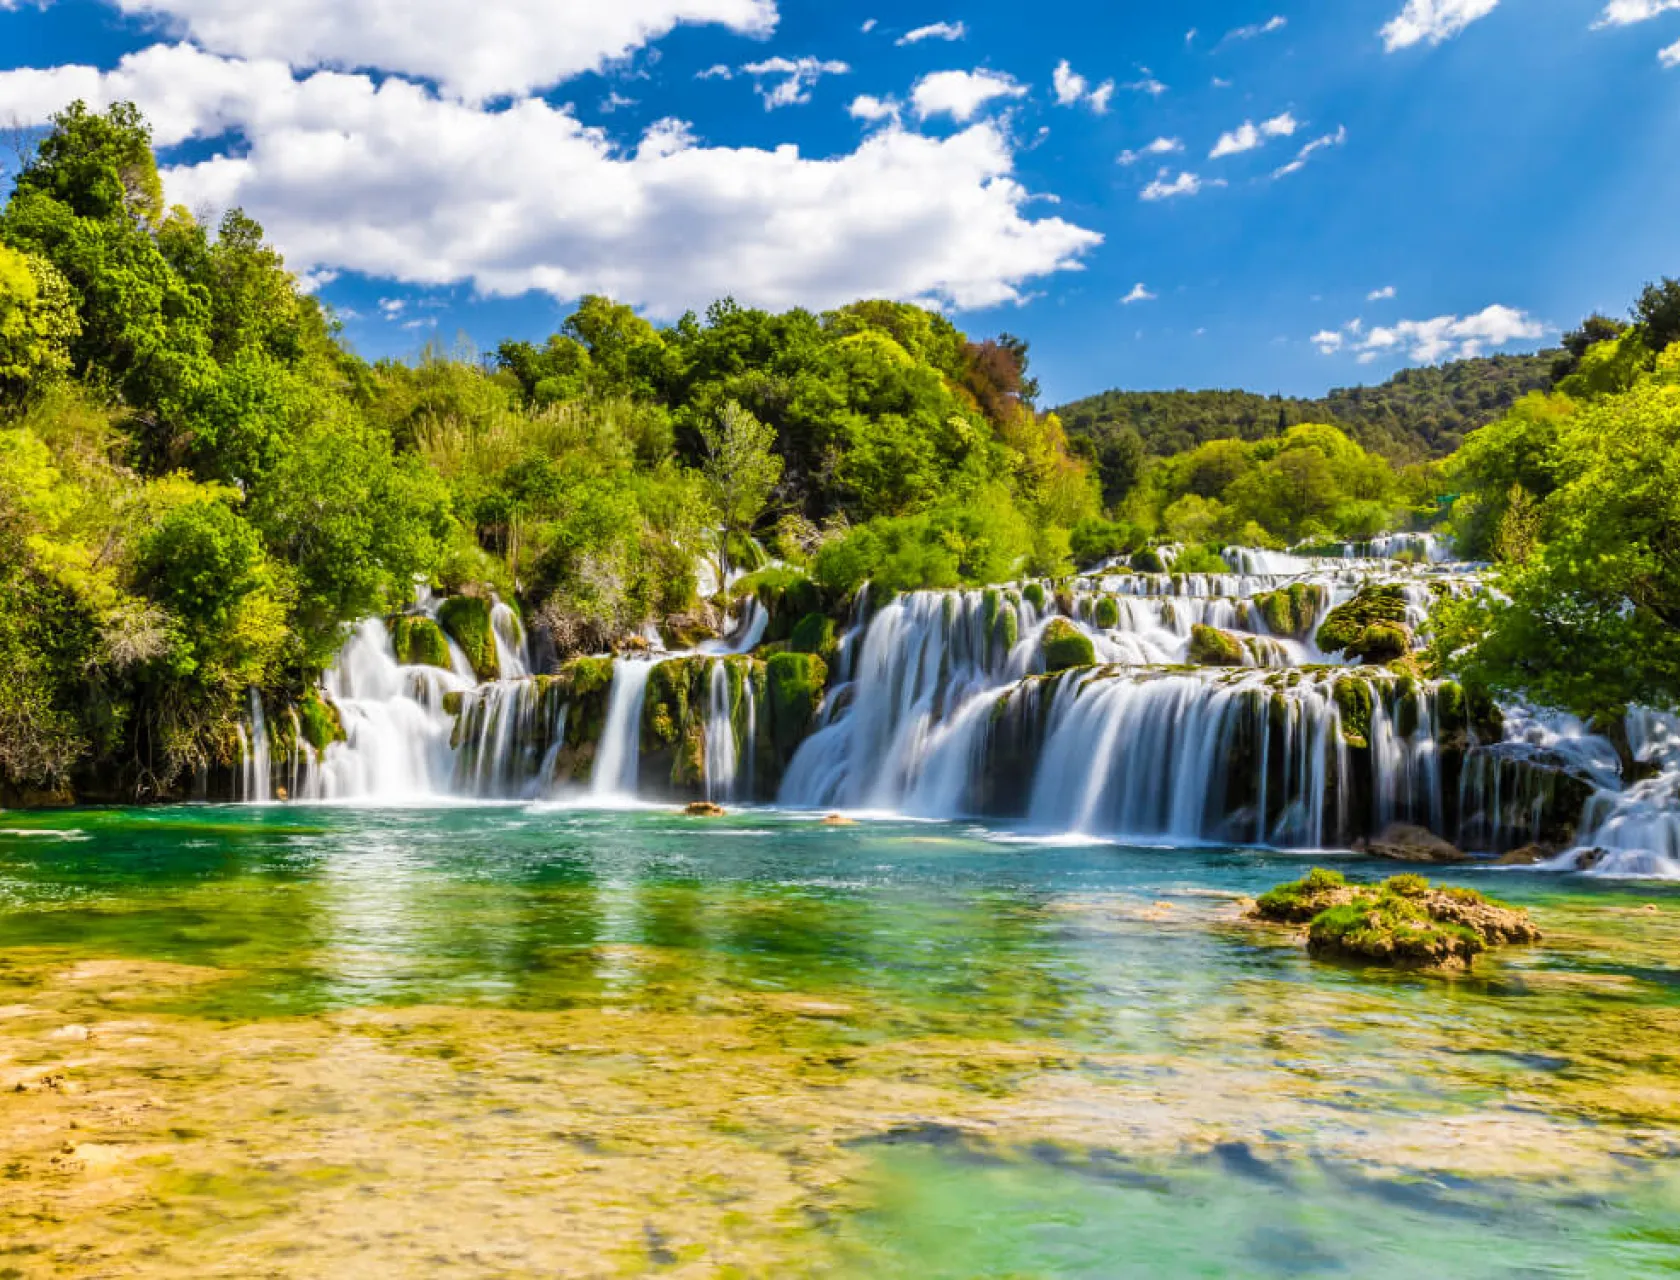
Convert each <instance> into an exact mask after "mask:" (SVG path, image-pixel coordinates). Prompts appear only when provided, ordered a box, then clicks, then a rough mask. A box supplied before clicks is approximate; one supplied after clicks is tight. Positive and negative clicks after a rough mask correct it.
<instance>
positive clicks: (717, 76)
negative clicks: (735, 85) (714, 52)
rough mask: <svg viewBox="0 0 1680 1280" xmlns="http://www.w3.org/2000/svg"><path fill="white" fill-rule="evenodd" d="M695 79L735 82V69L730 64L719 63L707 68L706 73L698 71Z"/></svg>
mask: <svg viewBox="0 0 1680 1280" xmlns="http://www.w3.org/2000/svg"><path fill="white" fill-rule="evenodd" d="M694 78H695V79H696V80H733V79H734V78H735V68H733V67H731V66H730V65H729V64H728V63H724V62H719V63H717V64H715V65H713V66H710V67H707V68H706V69H705V70H704V71H696V72H695V73H694Z"/></svg>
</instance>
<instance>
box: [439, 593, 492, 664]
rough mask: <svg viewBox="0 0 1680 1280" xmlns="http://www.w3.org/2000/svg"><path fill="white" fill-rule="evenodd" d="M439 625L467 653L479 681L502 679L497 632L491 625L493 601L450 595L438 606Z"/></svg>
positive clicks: (476, 597)
mask: <svg viewBox="0 0 1680 1280" xmlns="http://www.w3.org/2000/svg"><path fill="white" fill-rule="evenodd" d="M438 624H439V625H440V626H442V627H443V629H444V630H445V631H447V632H448V633H449V636H450V638H451V639H452V640H454V641H455V643H456V644H458V645H460V646H461V651H462V652H463V653H464V654H466V655H467V661H468V662H469V663H470V664H471V665H472V669H473V672H474V673H475V674H476V675H477V676H478V678H479V679H480V680H497V679H500V678H501V674H502V671H501V665H500V664H499V663H498V662H497V659H496V634H495V632H494V631H493V630H492V629H491V626H490V602H489V601H488V600H483V599H480V598H479V597H478V596H450V597H449V599H447V600H445V601H444V602H443V604H442V605H441V606H440V607H439V608H438Z"/></svg>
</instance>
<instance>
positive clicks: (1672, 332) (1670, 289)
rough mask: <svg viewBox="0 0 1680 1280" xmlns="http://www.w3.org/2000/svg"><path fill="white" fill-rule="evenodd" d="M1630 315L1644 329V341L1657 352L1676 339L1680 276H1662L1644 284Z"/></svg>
mask: <svg viewBox="0 0 1680 1280" xmlns="http://www.w3.org/2000/svg"><path fill="white" fill-rule="evenodd" d="M1633 314H1634V317H1635V318H1636V319H1637V320H1638V321H1639V323H1640V324H1641V325H1642V326H1643V327H1644V329H1645V345H1646V346H1648V347H1649V348H1650V349H1651V350H1652V351H1657V352H1660V351H1662V350H1664V349H1665V348H1666V347H1668V346H1669V345H1670V344H1671V343H1675V342H1680V280H1675V279H1673V278H1671V277H1669V276H1664V277H1663V278H1662V280H1661V281H1660V282H1659V283H1656V284H1648V285H1646V286H1645V289H1644V291H1643V292H1642V293H1640V295H1639V301H1638V302H1636V303H1634V306H1633Z"/></svg>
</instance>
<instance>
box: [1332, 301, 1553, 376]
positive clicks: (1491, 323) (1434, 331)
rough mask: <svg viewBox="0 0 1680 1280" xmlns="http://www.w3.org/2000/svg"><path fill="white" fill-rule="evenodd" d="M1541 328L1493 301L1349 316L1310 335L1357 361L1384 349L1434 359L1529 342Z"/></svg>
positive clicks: (1526, 316) (1365, 361)
mask: <svg viewBox="0 0 1680 1280" xmlns="http://www.w3.org/2000/svg"><path fill="white" fill-rule="evenodd" d="M1373 296H1374V295H1373ZM1545 332H1546V329H1545V326H1544V325H1542V324H1541V323H1540V322H1539V321H1538V320H1536V319H1535V318H1534V317H1533V316H1531V315H1529V314H1528V313H1527V312H1526V311H1518V310H1516V309H1515V308H1514V307H1505V306H1500V305H1498V304H1495V305H1493V306H1490V307H1484V308H1483V309H1482V310H1481V311H1478V312H1476V314H1475V315H1469V316H1436V317H1435V318H1434V319H1432V320H1402V321H1400V322H1399V323H1398V324H1393V325H1378V326H1374V327H1372V328H1370V329H1366V328H1365V326H1364V324H1363V323H1362V322H1361V321H1359V320H1350V321H1349V322H1348V323H1347V324H1345V325H1343V326H1342V328H1341V329H1340V330H1334V329H1326V330H1323V331H1322V332H1319V333H1315V334H1314V335H1313V336H1312V341H1313V343H1314V344H1315V345H1316V346H1317V347H1318V349H1319V350H1320V351H1321V352H1323V353H1324V354H1325V355H1334V354H1335V353H1336V352H1338V351H1343V350H1347V351H1352V352H1355V353H1357V355H1358V358H1359V361H1360V363H1361V364H1369V363H1371V362H1372V361H1374V360H1377V359H1380V358H1381V357H1383V356H1390V355H1404V356H1406V357H1407V358H1408V359H1411V360H1414V361H1417V362H1418V363H1421V364H1435V363H1437V362H1439V361H1442V360H1470V359H1474V358H1475V357H1476V356H1479V355H1481V354H1482V353H1483V352H1484V351H1486V350H1487V349H1488V348H1489V347H1503V346H1507V345H1509V344H1510V343H1513V342H1532V341H1534V340H1535V339H1537V338H1540V337H1542V336H1543V335H1544V334H1545Z"/></svg>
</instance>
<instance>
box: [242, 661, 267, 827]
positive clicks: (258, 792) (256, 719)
mask: <svg viewBox="0 0 1680 1280" xmlns="http://www.w3.org/2000/svg"><path fill="white" fill-rule="evenodd" d="M249 703H250V708H251V727H250V731H249V735H248V736H247V731H246V730H245V729H244V727H241V728H240V729H239V754H240V761H241V764H242V766H243V768H242V771H241V772H242V776H241V791H240V797H241V798H242V799H243V800H244V801H245V802H246V803H247V804H264V803H266V802H268V801H270V800H272V799H273V798H274V789H273V788H274V766H273V763H272V762H271V760H270V758H269V742H268V721H267V720H266V719H264V718H263V704H262V697H261V695H260V694H258V693H257V691H256V690H255V689H252V690H251V695H250V699H249Z"/></svg>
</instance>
